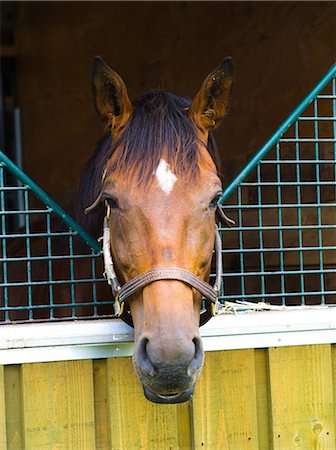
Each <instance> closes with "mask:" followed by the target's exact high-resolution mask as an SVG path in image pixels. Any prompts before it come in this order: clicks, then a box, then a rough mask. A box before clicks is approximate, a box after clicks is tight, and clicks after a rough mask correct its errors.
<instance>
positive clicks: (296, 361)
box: [269, 345, 335, 450]
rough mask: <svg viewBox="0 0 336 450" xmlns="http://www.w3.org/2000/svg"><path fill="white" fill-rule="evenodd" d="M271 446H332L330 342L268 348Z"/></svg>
mask: <svg viewBox="0 0 336 450" xmlns="http://www.w3.org/2000/svg"><path fill="white" fill-rule="evenodd" d="M269 367H270V390H271V403H272V421H273V430H272V435H273V447H272V448H274V450H288V449H295V448H300V449H301V448H302V449H304V450H311V449H319V450H334V449H335V416H334V404H333V383H332V364H331V346H330V345H310V346H302V347H277V348H270V349H269Z"/></svg>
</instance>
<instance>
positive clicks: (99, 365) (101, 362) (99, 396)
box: [93, 359, 111, 450]
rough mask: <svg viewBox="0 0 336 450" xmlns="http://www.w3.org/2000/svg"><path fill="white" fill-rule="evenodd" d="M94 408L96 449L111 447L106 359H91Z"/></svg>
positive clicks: (103, 449)
mask: <svg viewBox="0 0 336 450" xmlns="http://www.w3.org/2000/svg"><path fill="white" fill-rule="evenodd" d="M93 384H94V409H95V428H96V449H97V450H98V449H101V450H105V449H108V448H110V447H111V441H110V426H109V414H108V396H107V361H106V359H97V360H95V361H93Z"/></svg>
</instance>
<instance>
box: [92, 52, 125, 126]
mask: <svg viewBox="0 0 336 450" xmlns="http://www.w3.org/2000/svg"><path fill="white" fill-rule="evenodd" d="M92 88H93V98H94V103H95V107H96V109H97V111H98V113H99V115H100V116H101V117H102V119H103V120H104V122H105V123H106V124H107V126H108V127H111V128H112V129H113V130H116V131H117V130H118V129H120V128H121V127H122V126H123V125H125V123H126V122H127V120H128V119H129V117H130V115H131V114H132V104H131V102H130V100H129V98H128V94H127V89H126V85H125V83H124V81H123V80H122V78H121V77H120V75H118V74H117V72H115V71H114V70H112V69H111V68H110V67H109V66H108V65H107V64H105V62H104V61H103V60H102V59H101V58H100V57H99V56H95V57H94V59H93V66H92Z"/></svg>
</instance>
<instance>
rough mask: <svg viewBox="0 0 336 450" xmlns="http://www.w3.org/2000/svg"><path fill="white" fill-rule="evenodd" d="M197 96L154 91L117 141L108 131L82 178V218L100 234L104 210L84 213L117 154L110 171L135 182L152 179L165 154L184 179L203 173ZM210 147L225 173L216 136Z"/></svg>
mask: <svg viewBox="0 0 336 450" xmlns="http://www.w3.org/2000/svg"><path fill="white" fill-rule="evenodd" d="M190 105H191V100H190V99H189V98H186V97H182V96H180V95H177V94H174V93H172V92H168V91H161V90H158V91H151V92H149V93H147V94H145V95H143V96H142V97H140V98H139V99H138V100H136V101H135V102H134V104H133V113H132V115H131V117H130V119H129V121H128V123H127V125H126V127H125V128H124V130H123V131H122V133H121V134H120V136H119V137H118V139H116V141H114V142H112V139H111V133H110V132H108V133H107V134H106V135H105V136H104V137H103V138H102V139H101V141H100V142H99V143H98V146H97V149H96V151H95V153H94V154H93V156H92V157H91V158H90V159H89V161H88V162H87V164H86V166H85V168H84V171H83V173H82V176H81V181H80V186H79V193H78V199H77V202H76V219H77V221H78V222H79V223H80V224H81V225H82V227H83V228H85V229H86V230H87V231H88V232H89V233H91V234H92V235H93V236H94V237H98V235H99V234H101V227H102V219H103V215H104V211H103V208H102V209H101V211H98V212H96V213H92V214H90V215H89V216H85V215H84V209H85V208H86V207H87V206H89V205H90V204H92V203H93V202H94V201H95V199H96V198H97V196H98V194H99V192H100V188H101V180H102V175H103V171H104V168H105V165H106V163H107V162H108V161H109V159H110V158H111V156H112V155H114V156H115V157H114V158H113V162H112V163H110V164H109V173H111V172H115V171H122V172H124V173H125V174H127V175H128V176H134V180H135V182H138V183H146V182H148V181H149V180H150V179H151V178H152V176H153V175H154V173H155V170H156V168H157V166H158V164H159V162H160V159H161V158H162V157H163V154H164V157H165V159H166V160H167V162H168V163H169V165H170V166H171V167H172V169H173V170H174V171H175V173H177V174H183V176H184V177H188V176H195V175H197V173H198V162H199V148H200V147H199V146H200V141H199V138H198V133H197V127H196V125H195V123H194V122H193V120H192V119H191V117H190V115H189V114H188V112H187V110H188V108H189V107H190ZM208 151H209V153H210V154H211V156H212V158H213V160H214V162H215V164H216V166H217V170H218V171H219V158H218V153H217V148H216V145H215V141H214V138H213V136H212V134H211V133H210V134H209V140H208Z"/></svg>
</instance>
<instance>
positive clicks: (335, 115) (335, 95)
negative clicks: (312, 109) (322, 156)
mask: <svg viewBox="0 0 336 450" xmlns="http://www.w3.org/2000/svg"><path fill="white" fill-rule="evenodd" d="M332 96H333V99H332V105H333V107H332V110H333V118H334V120H333V131H334V139H335V140H334V161H335V164H334V181H335V185H336V77H335V78H333V80H332ZM335 197H336V186H335ZM335 200H336V199H335Z"/></svg>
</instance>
